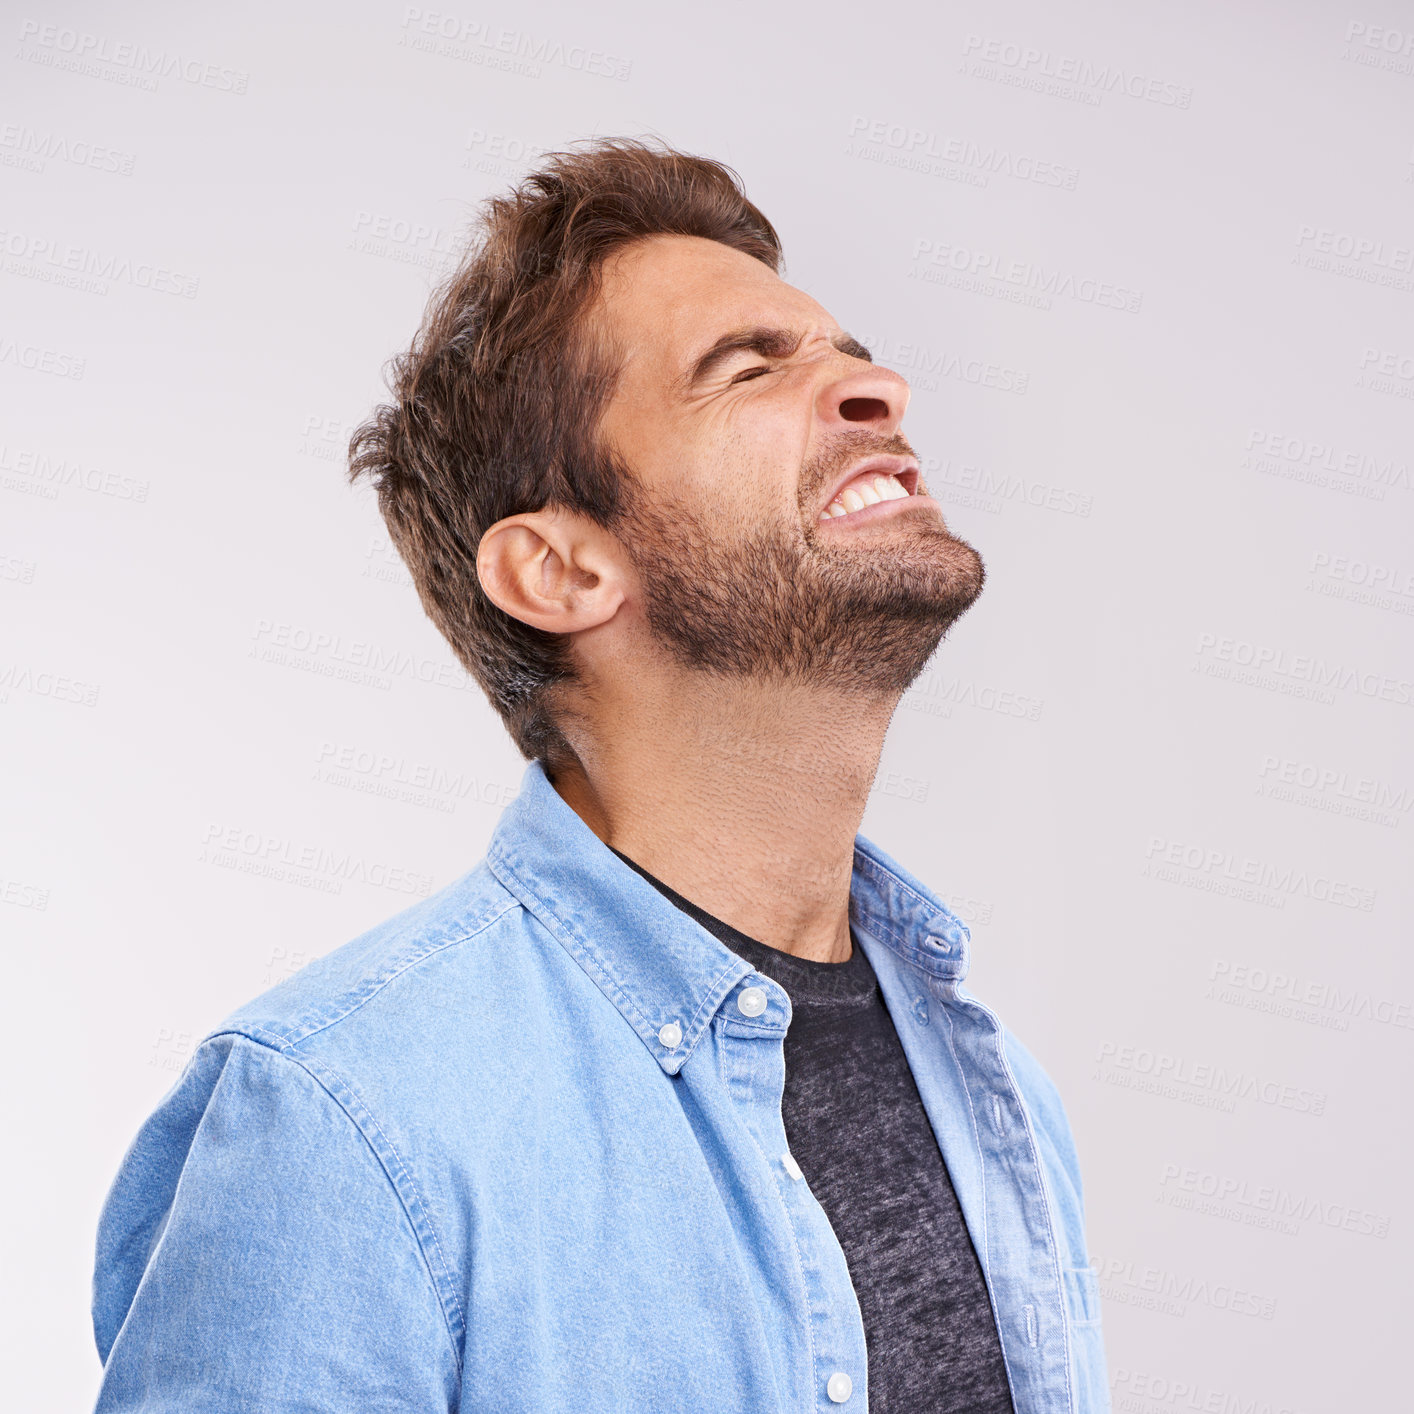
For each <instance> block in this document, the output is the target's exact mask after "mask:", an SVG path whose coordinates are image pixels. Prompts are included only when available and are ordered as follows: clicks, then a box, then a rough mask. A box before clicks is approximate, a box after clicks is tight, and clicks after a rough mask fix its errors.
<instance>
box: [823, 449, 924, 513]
mask: <svg viewBox="0 0 1414 1414" xmlns="http://www.w3.org/2000/svg"><path fill="white" fill-rule="evenodd" d="M917 492H918V466H917V464H916V463H915V462H912V461H911V460H909V459H908V458H906V457H872V458H870V460H869V461H867V462H866V463H865V464H864V465H863V466H861V467H858V468H856V469H855V470H854V471H853V472H852V473H851V474H850V476H849V477H848V478H847V479H846V480H845V482H844V483H843V484H842V485H841V486H839V487H838V488H837V489H836V491H835V494H834V495H833V496H832V497H831V498H830V500H829V503H828V504H827V505H826V506H825V509H824V510H823V511H821V512H820V519H821V520H822V521H825V520H839V519H841V518H843V517H845V516H854V515H858V514H859V513H860V512H861V511H864V510H867V509H868V508H869V507H871V506H878V505H882V504H884V503H885V502H888V501H907V500H908V499H909V498H910V497H912V496H914V495H916V494H917ZM871 519H872V517H871Z"/></svg>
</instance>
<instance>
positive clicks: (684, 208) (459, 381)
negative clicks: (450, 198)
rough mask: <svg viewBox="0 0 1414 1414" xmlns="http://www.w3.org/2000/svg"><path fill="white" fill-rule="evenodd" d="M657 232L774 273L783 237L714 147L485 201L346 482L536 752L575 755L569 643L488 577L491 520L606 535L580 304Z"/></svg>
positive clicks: (601, 153) (538, 180)
mask: <svg viewBox="0 0 1414 1414" xmlns="http://www.w3.org/2000/svg"><path fill="white" fill-rule="evenodd" d="M655 235H685V236H700V237H703V238H705V239H707V240H712V241H718V242H720V243H721V244H723V245H726V246H730V247H731V248H733V249H735V250H739V251H742V252H743V253H744V254H746V255H749V256H752V257H753V258H755V259H757V260H760V261H761V262H762V263H763V264H765V265H767V266H769V267H770V268H771V269H772V270H774V271H777V272H779V270H780V262H781V247H780V240H779V237H778V236H777V234H776V232H775V229H774V228H773V227H772V225H771V223H770V222H769V221H768V220H767V219H766V218H765V216H763V215H762V214H761V212H760V211H758V210H757V208H756V207H755V206H754V205H752V203H751V202H750V201H748V200H747V198H746V195H745V193H744V192H743V190H742V187H741V183H740V179H739V178H738V177H737V175H736V174H735V173H734V172H733V171H732V170H731V169H730V168H728V167H725V166H723V165H722V164H721V163H720V162H716V161H713V160H712V159H710V158H706V157H694V156H689V155H688V154H686V153H682V152H678V151H675V150H674V149H672V148H670V147H667V146H666V145H664V144H661V143H652V142H648V141H642V140H638V139H631V138H610V139H597V140H592V141H589V142H586V143H582V144H573V145H572V146H571V148H570V149H568V150H565V151H562V152H555V153H550V154H548V155H547V156H546V157H544V158H543V159H542V161H541V163H540V165H539V166H538V168H537V170H536V171H534V172H532V173H530V174H529V175H528V176H527V177H525V178H524V180H522V181H521V182H520V184H519V185H518V186H516V187H515V188H514V189H513V190H512V191H511V192H509V193H508V194H506V195H504V196H498V197H493V198H491V199H489V200H488V201H486V202H485V203H484V205H483V207H482V208H481V213H480V221H479V226H478V229H477V231H476V233H475V238H474V239H473V242H472V244H471V246H470V247H469V249H468V251H467V253H466V255H465V256H464V257H463V259H462V261H461V263H460V264H459V266H458V267H457V269H456V270H455V271H454V272H453V273H452V274H451V275H450V276H448V277H447V279H446V280H445V281H444V282H443V283H442V284H441V285H440V286H439V287H438V288H437V289H436V291H435V292H434V293H433V295H432V297H431V299H430V301H429V303H428V306H427V311H426V314H425V315H424V318H423V322H422V325H421V328H420V329H419V330H418V333H417V335H416V336H415V338H414V339H413V342H412V346H411V347H410V348H409V350H408V351H407V352H406V353H403V354H401V355H399V356H397V357H396V358H394V359H393V360H392V361H391V363H390V365H389V368H388V373H387V377H388V387H389V392H390V394H391V400H390V401H389V402H387V403H385V404H384V405H382V406H381V407H379V408H377V409H376V410H375V411H374V412H373V413H372V414H371V415H370V417H369V418H368V419H367V420H366V421H364V422H363V423H362V424H361V425H360V426H359V427H358V428H357V429H356V431H355V432H354V434H353V437H352V439H351V441H350V444H349V478H350V480H352V481H357V480H358V478H360V477H364V478H367V479H368V480H370V481H371V482H372V483H373V484H374V486H375V487H376V489H377V493H378V505H379V509H380V510H381V512H382V514H383V518H384V520H385V522H386V523H387V526H388V532H389V534H390V535H391V537H392V540H393V544H394V545H395V546H396V548H397V550H398V553H399V554H400V555H401V556H402V558H403V560H404V562H405V563H406V564H407V567H408V570H409V572H410V573H411V575H412V579H413V583H414V584H415V585H416V587H417V592H418V596H419V598H420V599H421V600H422V606H423V608H424V609H425V610H426V612H427V615H428V617H429V618H430V619H431V620H432V622H433V623H434V624H435V625H436V626H437V628H438V630H439V631H440V632H441V633H442V635H443V636H444V637H445V638H446V639H447V641H448V643H449V644H450V645H451V647H452V650H453V652H454V653H455V654H456V656H457V658H458V659H459V660H460V662H461V664H462V666H463V667H465V668H466V670H467V672H469V673H470V674H471V675H472V676H473V677H474V678H475V679H476V680H477V682H478V683H480V685H481V687H482V689H483V690H484V691H485V693H486V696H487V698H488V699H489V700H490V702H491V704H492V706H494V707H495V708H496V710H497V711H498V712H499V713H500V715H501V718H502V720H503V721H504V722H505V724H506V728H507V730H508V731H509V732H510V734H511V736H512V738H513V739H514V741H515V743H516V745H517V746H518V747H519V748H520V751H521V753H522V754H523V755H524V756H526V757H527V758H538V759H540V760H542V761H544V762H545V763H546V765H547V766H551V767H553V766H556V765H559V764H561V763H563V762H564V761H566V760H569V759H573V755H574V753H573V750H572V748H571V747H570V744H569V741H568V739H567V738H566V736H565V735H564V733H563V731H562V730H561V727H560V725H559V724H558V722H557V716H558V715H559V714H558V713H557V710H556V701H555V693H556V689H558V688H559V687H560V686H561V685H562V684H566V683H570V682H573V681H574V679H575V672H574V668H573V664H572V662H571V659H570V655H569V651H568V648H569V640H568V638H567V637H566V636H565V635H563V634H553V633H547V632H545V631H543V630H541V629H537V628H533V627H532V626H531V625H529V624H526V623H522V622H521V621H520V620H519V619H516V618H513V617H512V616H511V615H509V614H507V613H505V612H504V611H503V610H502V609H500V608H498V607H497V606H496V605H495V604H493V603H492V602H491V600H490V599H489V598H488V597H487V595H486V593H485V591H484V590H483V589H482V587H481V583H480V580H479V579H478V577H477V573H476V554H477V548H478V546H479V545H480V543H481V537H482V535H483V534H485V532H486V530H487V529H488V528H489V527H490V526H492V525H494V524H495V523H496V522H497V521H499V520H501V519H503V518H504V517H506V516H510V515H515V514H518V513H521V512H526V511H537V510H541V509H543V508H545V507H547V506H558V507H563V508H565V509H568V510H573V511H578V512H580V513H582V514H584V515H586V516H589V517H590V518H592V519H593V520H594V521H595V522H597V523H598V524H600V525H603V526H605V527H606V528H613V527H614V526H616V525H617V524H618V523H619V522H620V520H621V519H622V518H623V515H624V510H625V505H626V499H625V496H624V490H625V484H624V483H625V479H626V476H627V475H628V472H627V469H626V468H625V467H623V466H622V465H621V464H620V463H619V461H618V460H617V459H616V458H615V457H614V456H613V455H612V453H611V452H609V451H608V449H605V448H602V447H601V446H600V442H599V438H598V435H597V428H598V423H599V419H600V416H601V414H602V412H603V409H604V407H605V405H606V403H607V401H608V399H609V397H610V396H611V394H612V392H613V389H614V384H615V380H616V377H617V368H616V366H615V364H614V362H613V360H612V358H611V357H610V356H609V354H608V352H607V351H606V350H605V349H604V348H602V347H600V346H598V345H597V343H596V341H595V340H593V339H591V338H590V337H588V336H587V332H586V330H585V329H584V327H583V319H582V316H583V315H584V314H585V312H586V310H587V309H588V308H589V306H590V305H591V304H592V302H593V300H594V298H595V296H596V294H597V293H598V290H599V279H600V273H601V271H602V269H603V265H604V262H605V261H606V260H607V259H608V257H609V256H611V255H612V254H614V253H615V252H616V251H618V250H620V249H622V248H623V247H625V246H627V245H630V244H632V243H633V242H635V241H640V240H644V239H646V238H648V237H650V236H655Z"/></svg>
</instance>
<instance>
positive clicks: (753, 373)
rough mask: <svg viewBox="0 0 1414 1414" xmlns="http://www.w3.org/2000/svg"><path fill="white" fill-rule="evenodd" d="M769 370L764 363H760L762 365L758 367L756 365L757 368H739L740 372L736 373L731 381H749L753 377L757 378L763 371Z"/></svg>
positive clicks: (767, 371)
mask: <svg viewBox="0 0 1414 1414" xmlns="http://www.w3.org/2000/svg"><path fill="white" fill-rule="evenodd" d="M770 371H771V370H770V369H769V368H767V367H765V366H764V365H762V366H760V367H757V368H743V369H742V370H741V372H740V373H738V374H737V375H736V376H735V377H734V378H733V379H732V382H733V383H746V382H749V381H750V380H751V379H753V378H759V377H760V376H761V375H762V374H763V373H769V372H770Z"/></svg>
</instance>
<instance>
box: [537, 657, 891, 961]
mask: <svg viewBox="0 0 1414 1414" xmlns="http://www.w3.org/2000/svg"><path fill="white" fill-rule="evenodd" d="M895 705H896V703H895V700H894V699H892V698H890V699H888V700H878V699H872V700H869V701H861V700H860V699H859V698H858V697H851V696H844V695H838V694H825V693H822V692H821V691H820V690H819V689H815V688H804V687H796V686H789V687H784V688H783V687H782V686H781V685H780V684H779V683H772V684H762V683H759V682H754V681H750V680H747V681H741V682H737V681H735V680H731V681H727V680H723V679H718V678H713V679H710V680H708V681H706V682H704V680H703V679H702V678H701V677H697V678H692V677H690V676H689V677H684V678H681V679H679V680H678V681H676V682H675V683H673V684H670V685H669V687H668V689H667V690H665V691H663V692H657V693H654V694H653V697H652V700H651V701H650V702H649V703H647V704H645V702H644V701H643V699H642V697H641V696H640V697H639V698H637V699H636V700H635V701H634V702H633V703H632V704H630V703H628V702H623V703H613V702H606V701H602V700H601V701H600V702H599V703H598V704H597V710H595V711H594V712H593V717H594V719H595V720H594V721H593V722H586V723H583V725H584V726H585V727H587V728H588V730H586V731H585V732H584V733H583V734H582V735H581V734H580V733H576V735H577V736H580V739H579V740H577V741H576V742H575V746H576V750H577V751H578V753H579V758H580V763H579V764H578V765H575V766H571V767H566V768H561V769H558V770H557V771H556V772H555V773H554V776H553V781H554V785H555V789H556V790H557V791H558V792H559V794H560V795H561V797H562V798H563V799H564V800H565V802H566V804H568V805H569V806H570V807H571V808H572V809H573V810H574V811H575V812H576V814H578V815H579V816H580V818H581V819H583V820H584V822H585V824H586V825H588V826H589V828H590V829H591V830H593V831H594V833H595V834H596V835H597V836H598V837H599V838H600V839H601V840H603V841H604V843H605V844H608V845H611V846H613V848H615V849H617V850H620V851H621V852H622V853H624V854H626V855H628V857H629V858H630V859H632V860H634V861H635V862H636V863H638V864H640V865H641V866H642V867H643V868H644V869H646V870H647V871H648V872H649V873H650V874H653V875H654V876H655V877H657V878H659V879H661V880H662V881H663V882H664V883H665V884H667V885H668V886H669V887H670V888H672V889H675V890H676V891H677V892H678V893H680V894H682V896H683V897H684V898H687V899H691V900H692V902H693V903H695V904H697V905H698V907H699V908H703V909H705V910H706V911H707V912H708V913H711V914H713V915H714V916H715V917H717V918H720V919H721V920H722V921H723V922H725V923H729V924H731V926H732V927H733V928H736V929H738V930H739V931H741V932H743V933H745V934H746V935H747V936H748V937H751V938H755V939H757V940H758V941H760V942H762V943H765V944H766V945H767V946H769V947H774V948H779V949H780V950H781V951H782V952H788V953H793V954H795V955H796V956H798V957H804V958H810V959H812V960H814V961H818V962H843V961H845V960H846V959H848V957H849V955H850V936H849V887H850V878H851V874H852V872H853V860H854V837H855V834H856V833H857V831H858V829H859V825H860V822H861V821H862V820H863V818H864V809H865V806H866V805H867V803H868V799H869V788H870V786H871V785H872V784H873V780H874V773H875V771H876V770H877V769H878V765H879V756H880V753H881V751H882V750H883V744H884V734H885V732H886V731H887V729H888V725H889V719H890V717H891V716H892V714H893V709H894V706H895Z"/></svg>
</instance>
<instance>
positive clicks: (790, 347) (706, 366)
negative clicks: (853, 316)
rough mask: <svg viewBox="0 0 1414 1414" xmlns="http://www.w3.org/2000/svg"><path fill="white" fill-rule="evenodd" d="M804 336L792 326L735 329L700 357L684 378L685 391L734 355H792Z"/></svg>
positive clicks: (682, 382)
mask: <svg viewBox="0 0 1414 1414" xmlns="http://www.w3.org/2000/svg"><path fill="white" fill-rule="evenodd" d="M800 338H801V336H800V335H799V334H792V333H791V332H790V330H789V329H768V328H765V327H764V326H756V327H753V328H750V329H734V330H732V331H731V333H729V334H723V335H722V337H721V338H720V339H718V340H717V342H716V343H715V344H713V345H712V347H711V348H709V349H708V350H706V352H705V353H703V354H701V355H700V356H699V357H698V359H697V362H696V363H694V364H693V365H692V367H691V368H690V369H689V370H688V371H687V374H686V376H685V377H684V378H683V379H682V380H681V389H682V391H683V392H684V393H690V392H691V391H692V390H693V389H694V388H696V387H697V386H698V385H699V384H701V383H702V382H703V381H704V380H705V379H706V377H707V375H708V374H709V373H711V372H712V371H713V369H715V368H717V367H718V366H719V365H721V364H723V363H725V362H726V360H727V359H729V358H731V357H732V355H733V354H739V353H754V354H760V355H761V357H762V358H789V357H790V356H791V354H793V353H794V352H795V351H796V349H798V348H799V347H800Z"/></svg>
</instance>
